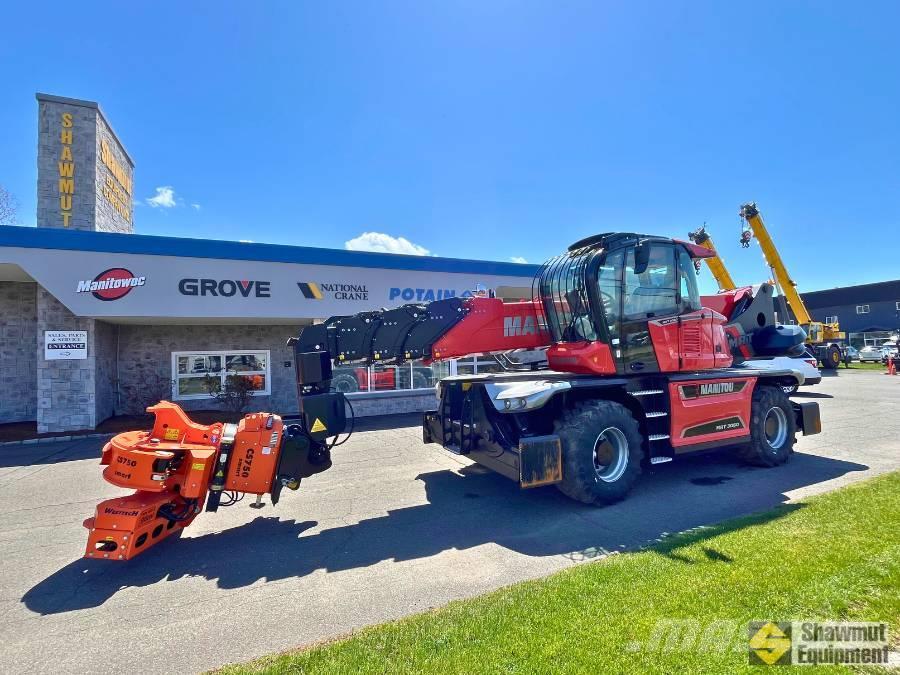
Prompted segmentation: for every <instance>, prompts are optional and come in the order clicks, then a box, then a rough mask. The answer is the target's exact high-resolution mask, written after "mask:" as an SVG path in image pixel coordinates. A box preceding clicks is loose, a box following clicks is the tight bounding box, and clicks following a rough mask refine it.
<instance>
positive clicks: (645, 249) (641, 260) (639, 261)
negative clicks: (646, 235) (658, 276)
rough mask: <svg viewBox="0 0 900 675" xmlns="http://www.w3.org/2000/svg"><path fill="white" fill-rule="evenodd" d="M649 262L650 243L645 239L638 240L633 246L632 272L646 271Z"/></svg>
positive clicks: (640, 272)
mask: <svg viewBox="0 0 900 675" xmlns="http://www.w3.org/2000/svg"><path fill="white" fill-rule="evenodd" d="M649 262H650V244H648V243H647V242H645V241H641V242H638V244H637V246H635V247H634V273H635V274H643V273H644V272H646V271H647V264H648V263H649Z"/></svg>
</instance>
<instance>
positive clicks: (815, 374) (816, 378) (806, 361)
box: [742, 352, 822, 396]
mask: <svg viewBox="0 0 900 675" xmlns="http://www.w3.org/2000/svg"><path fill="white" fill-rule="evenodd" d="M742 365H743V367H746V368H755V369H757V370H795V371H796V370H799V371H800V373H802V375H803V378H804V379H803V384H802V385H799V384H796V383H795V384H789V385H784V386H783V387H782V388H781V389H782V390H783V391H784V393H785V394H788V395H789V396H790V395H792V394H796V393H797V389H799V388H800V386H804V387H807V386H810V385H814V384H819V382H821V381H822V372H821V371H820V370H819V368H818V360H817V359H816V357H815V356H813V355H812V354H810V353H809V352H807V353H806V354H805V355H804V356H802V357H790V356H776V357H774V358H771V359H752V360H750V361H746V362H744V364H742Z"/></svg>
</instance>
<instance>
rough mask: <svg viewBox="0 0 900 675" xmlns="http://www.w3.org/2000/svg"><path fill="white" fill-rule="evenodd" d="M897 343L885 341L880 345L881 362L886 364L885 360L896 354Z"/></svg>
mask: <svg viewBox="0 0 900 675" xmlns="http://www.w3.org/2000/svg"><path fill="white" fill-rule="evenodd" d="M898 351H900V350H898V349H897V343H896V342H885V343H884V344H883V345H881V362H882V363H884V364H887V360H888V359H891V358H895V357H897V356H898V355H900V354H898Z"/></svg>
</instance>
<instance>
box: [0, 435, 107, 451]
mask: <svg viewBox="0 0 900 675" xmlns="http://www.w3.org/2000/svg"><path fill="white" fill-rule="evenodd" d="M109 436H115V434H73V435H71V436H45V437H44V438H26V439H24V440H21V441H3V442H0V448H5V447H9V446H12V445H44V444H46V443H59V442H62V441H80V440H81V439H83V438H107V437H109Z"/></svg>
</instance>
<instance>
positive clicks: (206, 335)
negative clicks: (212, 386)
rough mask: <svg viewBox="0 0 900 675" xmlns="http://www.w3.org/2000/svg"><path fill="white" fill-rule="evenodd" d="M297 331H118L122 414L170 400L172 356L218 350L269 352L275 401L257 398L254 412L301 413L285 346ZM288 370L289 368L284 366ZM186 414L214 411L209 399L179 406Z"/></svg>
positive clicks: (291, 357)
mask: <svg viewBox="0 0 900 675" xmlns="http://www.w3.org/2000/svg"><path fill="white" fill-rule="evenodd" d="M298 330H299V325H298V326H231V325H229V326H181V325H169V326H159V325H157V326H137V325H130V324H127V325H126V324H123V325H121V326H119V406H118V410H119V412H120V413H136V412H139V411H140V410H142V409H143V408H145V407H146V406H147V405H150V404H152V403H155V402H156V401H158V400H159V399H160V398H167V399H169V400H171V398H172V380H173V378H174V374H173V373H172V353H173V352H189V351H198V352H203V351H218V350H244V349H246V350H261V349H267V350H269V351H270V352H271V354H270V356H271V364H270V366H269V368H270V371H271V377H272V383H271V391H272V395H271V396H257V397H255V398H254V399H253V401H252V403H251V406H252V407H253V408H254V409H259V410H267V411H271V412H275V413H279V414H281V413H283V414H295V413H296V412H297V383H296V376H295V374H294V355H293V350H292V349H291V348H290V347H288V346H287V345H286V344H285V342H286V341H287V339H288V338H289V337H291V336H294V335H296V334H297V332H298ZM286 363H287V364H289V365H287V366H286V365H285V364H286ZM178 404H179V405H181V406H182V407H183V408H184V409H185V410H204V409H205V410H214V409H216V408H217V407H218V404H217V403H216V402H215V401H213V400H212V399H211V398H210V399H206V398H202V399H189V400H184V401H178Z"/></svg>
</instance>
